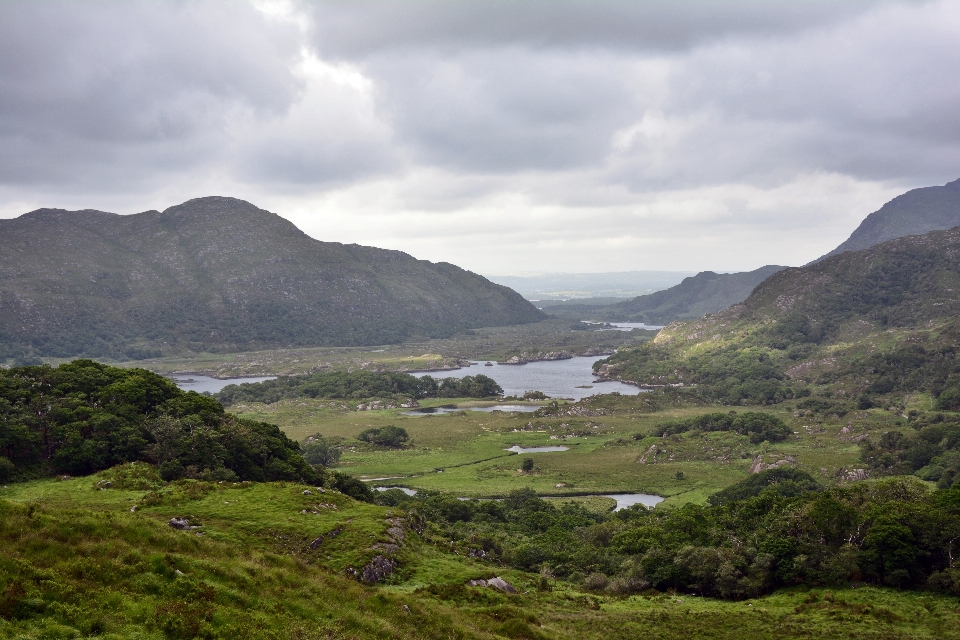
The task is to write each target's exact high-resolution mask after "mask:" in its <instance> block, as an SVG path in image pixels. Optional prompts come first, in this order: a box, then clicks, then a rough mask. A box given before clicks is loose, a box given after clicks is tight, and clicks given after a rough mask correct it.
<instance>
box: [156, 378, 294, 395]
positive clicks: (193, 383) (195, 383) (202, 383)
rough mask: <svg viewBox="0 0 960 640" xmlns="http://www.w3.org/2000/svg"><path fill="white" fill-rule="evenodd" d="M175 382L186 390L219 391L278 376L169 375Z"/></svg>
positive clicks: (199, 391)
mask: <svg viewBox="0 0 960 640" xmlns="http://www.w3.org/2000/svg"><path fill="white" fill-rule="evenodd" d="M169 377H170V379H171V380H173V382H174V384H176V385H177V386H178V387H180V388H181V389H183V390H184V391H196V392H197V393H203V392H204V391H209V392H210V393H217V392H218V391H220V390H221V389H223V388H224V387H225V386H227V385H229V384H243V383H245V382H263V381H265V380H276V379H277V376H261V377H259V378H224V379H223V380H221V379H219V378H210V377H208V376H197V375H188V374H177V375H172V376H169Z"/></svg>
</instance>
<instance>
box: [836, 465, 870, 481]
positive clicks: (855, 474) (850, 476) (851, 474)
mask: <svg viewBox="0 0 960 640" xmlns="http://www.w3.org/2000/svg"><path fill="white" fill-rule="evenodd" d="M837 477H839V478H840V479H841V480H846V481H847V482H856V481H857V480H866V479H867V478H869V477H870V473H869V472H868V471H867V470H866V469H850V470H847V468H846V467H840V470H839V471H837Z"/></svg>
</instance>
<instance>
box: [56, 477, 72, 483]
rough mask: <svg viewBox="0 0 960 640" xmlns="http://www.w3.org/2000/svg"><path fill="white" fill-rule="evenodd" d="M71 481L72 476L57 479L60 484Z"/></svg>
mask: <svg viewBox="0 0 960 640" xmlns="http://www.w3.org/2000/svg"><path fill="white" fill-rule="evenodd" d="M69 479H70V476H60V477H59V478H57V481H58V482H66V481H67V480H69Z"/></svg>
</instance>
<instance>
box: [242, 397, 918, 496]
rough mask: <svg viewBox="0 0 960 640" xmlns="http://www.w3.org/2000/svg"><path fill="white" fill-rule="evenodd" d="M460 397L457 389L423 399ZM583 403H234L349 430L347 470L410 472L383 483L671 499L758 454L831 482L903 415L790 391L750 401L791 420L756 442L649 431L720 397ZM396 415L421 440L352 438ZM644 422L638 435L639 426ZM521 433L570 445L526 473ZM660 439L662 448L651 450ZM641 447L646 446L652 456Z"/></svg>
mask: <svg viewBox="0 0 960 640" xmlns="http://www.w3.org/2000/svg"><path fill="white" fill-rule="evenodd" d="M451 402H457V401H456V400H436V401H432V402H431V403H424V404H449V403H451ZM576 406H583V405H575V406H571V405H564V406H563V407H562V410H563V411H562V413H563V415H558V416H552V417H542V418H538V417H534V416H533V415H532V414H529V413H512V412H511V413H501V412H494V413H481V412H471V411H464V412H457V413H453V414H445V415H431V416H420V417H413V416H407V415H404V414H403V410H385V411H363V412H357V411H353V410H351V409H350V407H349V406H348V405H347V404H346V403H343V402H339V401H320V400H311V399H304V398H301V399H296V400H284V401H281V402H278V403H275V404H271V405H263V404H249V405H237V406H234V407H231V410H232V411H236V412H238V413H240V414H241V415H243V416H245V417H250V418H255V419H258V420H264V421H267V422H271V423H274V424H277V425H279V426H280V427H281V428H282V429H283V430H284V431H285V432H286V433H287V434H288V435H289V436H290V437H292V438H294V439H297V440H302V439H303V438H305V437H306V436H307V435H312V434H314V433H318V432H319V433H321V434H323V435H324V436H328V437H334V438H340V439H342V443H343V444H342V446H343V447H344V453H343V457H342V460H341V466H340V470H342V471H345V472H347V473H350V474H353V475H356V476H358V477H360V478H384V477H392V476H401V477H400V478H396V479H393V480H386V481H382V482H380V483H379V484H383V485H402V486H409V487H412V488H415V489H422V490H431V491H452V492H456V493H457V494H458V495H462V496H474V497H482V496H502V495H505V494H506V493H508V492H509V491H511V490H513V489H517V488H522V487H531V488H533V489H535V490H536V491H537V492H538V493H540V494H542V495H578V494H580V495H583V494H588V493H628V492H639V493H655V494H658V495H661V496H664V497H666V498H667V504H679V503H683V502H691V501H692V502H697V503H703V502H705V501H706V499H707V497H708V496H709V495H710V494H712V493H714V492H716V491H718V490H720V489H722V488H724V487H726V486H728V485H730V484H731V483H733V482H736V481H737V480H740V479H742V478H744V477H746V475H747V474H748V472H749V469H750V467H751V465H752V463H753V462H754V460H755V459H756V458H757V457H758V456H760V457H761V460H762V461H763V462H765V463H766V464H770V463H772V462H775V461H777V460H779V459H782V458H786V457H790V458H792V459H795V460H796V464H797V466H798V467H799V468H801V469H803V470H805V471H808V472H809V473H811V474H812V475H813V476H814V477H816V478H818V479H819V480H820V481H821V482H822V483H824V484H831V483H833V482H836V481H837V476H838V473H839V471H840V469H842V468H847V469H851V468H856V467H857V466H858V464H859V462H858V460H859V456H860V450H859V446H858V445H857V443H856V441H855V439H856V438H858V437H861V436H864V435H868V434H869V435H872V436H873V438H874V439H876V438H877V437H878V436H879V435H880V434H881V433H883V432H884V431H886V430H889V429H891V428H894V427H895V425H896V424H897V421H898V419H899V418H898V417H897V416H895V415H893V414H892V413H890V412H887V411H883V410H880V409H872V410H869V411H856V412H853V413H850V414H848V415H847V416H845V417H844V418H843V419H836V418H826V419H823V420H815V419H813V418H810V417H802V416H800V415H799V414H798V412H796V411H794V409H793V408H792V405H791V404H789V403H784V404H781V405H777V406H774V407H761V408H755V407H752V408H749V410H751V411H765V412H769V413H773V414H775V415H777V416H778V417H780V418H782V419H783V420H785V421H786V422H787V424H789V425H790V427H791V429H792V431H794V435H793V436H792V437H791V438H790V439H788V440H786V441H784V442H780V443H775V444H771V443H763V444H760V445H755V444H751V443H750V442H749V440H748V439H747V438H746V437H744V436H739V435H737V434H733V433H706V434H704V433H699V432H688V433H684V434H681V435H679V436H670V437H667V438H651V437H646V438H644V437H642V436H643V434H646V433H648V432H649V431H650V430H651V429H652V428H653V427H654V426H655V425H656V424H658V423H660V422H663V421H665V420H668V419H672V418H678V417H688V416H692V415H696V414H700V413H707V412H713V411H717V410H718V408H717V407H714V406H682V407H673V408H669V409H666V410H663V411H659V412H656V413H638V412H636V411H635V410H634V409H635V407H636V401H635V400H634V399H631V398H628V397H621V398H620V399H617V398H616V397H612V396H606V397H605V398H604V400H603V403H602V411H600V410H595V411H594V413H598V414H601V413H602V415H594V416H590V415H566V414H571V413H573V414H575V413H576V411H571V409H575V408H576ZM388 424H395V425H397V426H402V427H403V428H404V429H406V430H407V431H408V432H409V434H410V436H411V441H412V445H411V446H409V447H407V448H404V449H377V448H371V447H369V446H366V445H364V444H363V443H360V442H357V441H355V438H356V436H357V435H358V434H359V433H360V432H361V431H363V430H364V429H367V428H371V427H382V426H385V425H388ZM844 428H846V429H847V430H848V433H844V432H843V429H844ZM637 434H640V435H641V438H640V439H639V440H638V439H634V437H633V436H634V435H637ZM516 444H519V445H521V446H556V445H563V446H567V447H569V450H568V451H564V452H552V453H535V454H524V455H522V456H520V457H530V458H533V460H534V465H535V469H534V472H532V473H519V472H518V469H519V467H520V457H518V456H516V455H511V454H510V453H509V452H507V451H505V449H507V448H509V447H511V446H512V445H516ZM654 446H656V453H655V454H653V455H650V454H649V453H648V452H650V451H651V447H654ZM644 454H648V455H647V459H645V460H644ZM440 470H442V473H440V472H439V471H440ZM678 473H681V474H682V479H678V476H677V474H678ZM557 485H563V486H559V487H558V486H557Z"/></svg>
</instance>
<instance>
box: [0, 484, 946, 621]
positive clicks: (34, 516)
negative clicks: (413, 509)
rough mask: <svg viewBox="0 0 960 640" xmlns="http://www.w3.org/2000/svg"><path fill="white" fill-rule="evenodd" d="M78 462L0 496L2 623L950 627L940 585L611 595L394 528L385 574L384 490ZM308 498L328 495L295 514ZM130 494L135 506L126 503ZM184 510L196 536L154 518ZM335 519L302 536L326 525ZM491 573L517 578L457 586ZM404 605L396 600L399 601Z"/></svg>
mask: <svg viewBox="0 0 960 640" xmlns="http://www.w3.org/2000/svg"><path fill="white" fill-rule="evenodd" d="M94 480H95V479H93V478H82V479H75V480H69V481H66V482H56V481H53V480H45V481H38V482H32V483H27V484H23V485H14V486H12V487H10V488H9V489H6V490H3V493H2V495H3V497H4V498H5V500H0V515H2V517H0V549H2V551H0V589H2V595H0V611H2V612H3V613H5V614H6V615H7V616H9V614H11V613H13V614H15V615H13V616H9V617H11V618H12V619H9V620H7V619H4V618H0V637H5V638H78V637H99V638H132V637H139V638H165V637H166V638H178V637H182V638H186V637H196V636H201V637H215V638H222V637H234V638H235V637H249V638H395V637H404V638H448V637H449V638H474V637H476V638H493V637H512V638H539V637H542V638H635V637H642V636H644V635H646V634H649V635H650V636H651V637H659V638H689V637H697V638H735V637H756V638H782V637H811V638H955V637H960V631H958V630H960V609H958V607H957V600H956V599H955V598H949V597H943V596H934V595H929V594H920V593H898V592H894V591H890V590H882V589H873V588H860V589H842V590H834V591H833V592H829V591H825V590H811V591H809V592H807V591H786V592H781V593H778V594H774V595H773V596H770V597H766V598H762V599H758V600H753V601H748V602H739V603H734V602H720V601H715V600H707V599H702V598H696V597H687V596H683V597H680V598H677V597H671V596H668V595H663V596H656V597H641V596H634V597H631V598H615V597H608V596H596V595H591V594H584V593H580V592H577V591H575V590H573V589H571V588H570V587H569V586H567V585H565V584H563V583H553V584H552V585H550V587H551V590H549V591H543V590H540V589H539V577H538V576H531V575H525V574H521V573H518V572H514V571H506V572H504V571H501V570H498V569H497V568H496V567H489V566H484V565H481V564H479V563H476V562H474V561H472V560H468V559H465V558H462V557H460V556H457V555H454V554H453V553H451V552H450V550H449V549H448V548H446V545H445V544H444V541H442V540H433V539H431V538H430V536H429V535H428V536H427V537H426V538H420V536H418V535H416V534H415V533H413V532H412V531H410V530H407V534H406V540H407V543H406V546H405V547H404V548H403V549H401V550H400V552H399V553H398V556H397V557H398V560H399V562H400V567H401V568H400V570H399V571H398V573H397V574H396V577H395V579H394V580H393V581H392V583H391V584H389V585H386V586H380V587H366V586H362V585H360V584H358V583H357V582H355V581H354V580H352V579H350V578H348V577H345V576H344V575H343V573H342V569H343V568H344V567H345V566H356V565H358V564H359V563H362V562H364V561H365V560H366V559H368V558H369V557H370V556H371V555H373V553H374V552H373V551H371V550H370V546H371V545H372V544H374V543H376V542H383V541H385V540H387V538H386V537H385V531H386V527H387V526H389V525H388V523H387V522H386V518H388V517H391V516H395V515H398V514H395V513H393V512H391V511H390V510H388V509H386V508H382V507H375V506H371V505H363V504H359V503H356V502H353V501H351V500H349V499H347V498H345V497H343V496H338V495H332V494H329V493H328V494H326V495H323V496H322V497H321V496H318V495H317V494H314V495H311V496H304V495H302V491H303V489H304V487H300V486H297V485H293V484H283V483H278V484H267V485H248V486H243V485H238V486H233V485H210V486H207V487H206V489H207V490H198V489H201V488H203V487H204V485H196V484H192V483H186V484H184V485H182V486H181V487H180V488H178V489H175V490H171V489H167V490H165V491H164V492H161V493H162V495H161V497H160V499H159V501H158V500H157V498H156V497H153V498H148V499H146V500H145V499H144V497H145V494H146V492H143V491H140V492H135V491H118V490H113V489H111V490H105V491H96V490H94V489H93V483H94ZM318 499H322V501H323V502H324V503H327V504H331V505H335V506H336V508H335V509H333V508H327V509H321V510H320V513H319V514H317V515H314V514H308V515H305V514H301V513H300V510H301V509H303V508H308V507H310V506H311V505H315V504H316V503H317V501H318ZM138 502H139V503H141V504H147V503H151V502H152V503H156V504H153V506H144V507H143V508H141V509H140V510H139V511H138V512H136V513H130V512H129V505H133V504H136V503H138ZM174 515H176V516H180V515H190V516H192V517H194V518H195V519H197V520H199V521H200V522H202V523H203V531H204V532H205V535H204V536H198V535H196V534H195V533H193V532H182V531H175V530H173V529H171V528H169V527H167V526H166V525H165V524H164V522H165V521H166V520H167V519H168V518H170V517H171V516H174ZM335 527H340V528H343V530H344V532H343V533H341V534H340V535H339V536H337V537H335V538H332V539H330V540H328V541H325V542H324V543H323V544H322V545H321V546H320V547H319V548H318V549H316V550H310V549H309V545H308V543H309V541H310V540H312V539H313V538H314V537H315V536H316V535H318V534H319V533H325V532H328V531H330V530H331V529H332V528H335ZM491 575H503V576H504V577H505V578H506V579H508V580H509V581H511V582H513V583H514V584H515V585H516V586H518V588H519V589H520V590H521V593H520V594H517V595H511V596H508V595H505V594H500V593H498V592H493V591H491V590H489V589H484V588H464V587H463V586H462V585H463V582H464V581H465V580H467V579H469V578H475V577H489V576H491ZM404 607H408V608H409V610H410V611H409V613H407V612H406V610H405V609H404Z"/></svg>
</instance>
